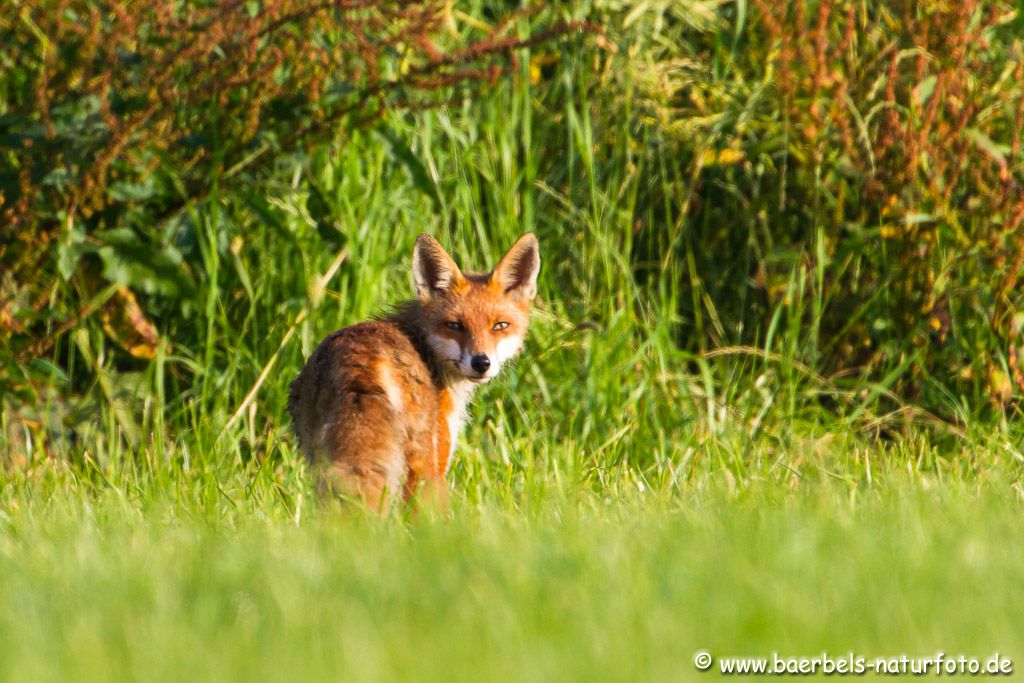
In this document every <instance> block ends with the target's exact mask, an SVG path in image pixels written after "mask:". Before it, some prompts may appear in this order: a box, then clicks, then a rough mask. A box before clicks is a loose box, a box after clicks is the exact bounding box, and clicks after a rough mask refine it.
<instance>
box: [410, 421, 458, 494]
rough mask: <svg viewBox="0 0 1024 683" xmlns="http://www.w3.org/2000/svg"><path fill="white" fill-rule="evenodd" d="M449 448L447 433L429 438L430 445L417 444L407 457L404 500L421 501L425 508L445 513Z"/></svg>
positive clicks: (426, 443)
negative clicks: (414, 499)
mask: <svg viewBox="0 0 1024 683" xmlns="http://www.w3.org/2000/svg"><path fill="white" fill-rule="evenodd" d="M448 453H449V444H448V439H447V430H445V432H444V438H443V439H441V438H436V437H435V436H433V435H432V436H431V438H430V440H429V442H425V443H421V444H417V445H416V446H414V447H413V448H412V449H411V452H408V453H407V454H406V461H407V462H408V464H409V471H408V474H407V475H406V478H405V490H404V492H403V493H404V498H405V500H406V502H408V501H410V500H411V499H412V498H414V497H415V498H416V499H417V500H418V501H424V502H425V503H426V506H427V507H429V508H431V509H433V510H436V511H440V512H444V511H447V510H448V482H447V481H445V477H444V475H445V470H446V469H447V465H448Z"/></svg>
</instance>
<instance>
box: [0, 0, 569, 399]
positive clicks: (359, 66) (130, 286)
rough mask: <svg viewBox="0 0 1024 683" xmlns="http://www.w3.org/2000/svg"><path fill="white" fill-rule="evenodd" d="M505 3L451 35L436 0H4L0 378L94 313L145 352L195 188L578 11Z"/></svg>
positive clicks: (467, 71) (181, 250) (473, 64)
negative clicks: (507, 10) (532, 17)
mask: <svg viewBox="0 0 1024 683" xmlns="http://www.w3.org/2000/svg"><path fill="white" fill-rule="evenodd" d="M523 14H524V13H523V12H518V13H512V14H508V15H506V16H504V17H499V18H498V20H496V21H495V22H494V23H493V24H492V25H490V26H487V25H484V24H482V23H480V22H477V26H478V28H476V29H472V28H470V29H465V30H464V31H463V33H461V34H459V33H458V32H457V31H454V30H449V29H451V27H452V26H453V19H452V15H451V8H450V7H449V3H446V2H441V1H439V0H422V1H416V2H410V1H408V0H385V1H383V2H377V1H374V2H365V1H362V0H327V1H325V2H317V3H306V2H302V1H300V0H267V1H265V2H238V1H231V2H214V1H212V0H208V1H206V2H199V3H192V2H187V3H186V2H178V1H177V0H161V1H159V2H152V3H151V2H142V3H121V2H106V1H103V0H43V1H42V2H37V3H32V4H30V5H26V4H23V3H19V2H14V3H5V4H4V5H3V7H2V8H0V45H2V46H3V47H2V48H0V51H2V54H0V56H2V61H3V64H4V76H3V77H2V78H0V103H2V104H0V140H2V147H0V158H2V159H3V163H2V165H0V216H2V220H3V223H4V224H5V226H7V227H6V228H5V231H4V234H3V237H2V238H0V239H2V241H0V263H2V264H3V269H2V272H3V276H2V282H0V345H2V346H5V347H7V349H8V350H9V352H10V354H11V355H10V356H8V357H7V359H6V360H7V362H3V363H0V393H2V392H3V391H4V389H5V388H6V389H8V390H10V389H13V388H18V387H22V386H23V384H22V380H23V379H24V378H25V377H24V373H25V372H26V369H27V368H29V367H30V366H29V365H28V362H29V361H32V360H35V359H43V358H47V357H50V356H51V350H52V348H53V345H54V344H55V343H56V342H57V341H58V340H59V339H60V338H61V336H62V335H64V334H65V333H67V332H69V331H72V330H74V329H76V328H78V327H80V326H81V325H82V323H83V321H84V320H85V319H86V318H88V317H89V316H92V315H94V314H96V313H99V314H100V315H101V316H102V320H103V326H104V329H106V330H107V333H108V335H109V336H110V337H111V338H113V339H114V340H115V341H117V342H118V343H119V344H120V345H121V347H122V348H123V349H124V350H125V351H126V352H127V353H128V354H130V355H132V356H136V357H141V358H152V357H153V356H154V355H155V353H156V347H157V344H158V336H159V333H158V330H157V328H156V326H155V325H154V324H153V322H151V320H150V316H149V315H147V314H148V313H150V314H151V313H152V312H153V311H154V310H157V309H159V308H160V307H159V305H158V304H157V303H156V302H155V301H153V300H152V298H157V299H163V300H164V301H171V302H174V303H175V305H176V306H177V308H178V309H179V313H180V314H181V315H186V316H187V314H188V311H189V310H190V309H195V308H197V307H199V306H200V304H201V302H198V301H196V300H195V297H196V291H197V288H196V278H197V277H199V276H200V274H199V273H197V271H196V270H195V269H194V268H193V266H192V265H191V264H193V263H195V262H196V260H197V259H199V258H200V244H199V243H200V241H201V240H200V237H199V236H198V235H197V233H196V231H195V226H194V225H190V223H189V216H188V213H189V211H191V210H192V209H193V208H194V207H195V206H196V204H197V203H199V202H202V201H204V200H205V199H206V198H207V197H208V196H209V195H210V194H211V193H212V192H215V191H217V190H218V189H219V188H223V187H224V186H227V185H235V186H246V187H250V188H251V187H252V183H254V182H256V181H258V179H259V178H260V177H262V175H263V174H264V173H265V171H267V170H268V169H273V168H274V165H275V164H280V163H281V161H282V159H286V158H288V159H293V160H297V161H298V163H300V165H301V163H302V160H303V159H304V158H307V156H308V154H309V153H310V152H311V151H313V150H314V149H316V148H317V147H318V146H322V145H323V144H325V143H327V142H331V141H336V140H338V139H341V138H343V137H344V135H345V133H346V131H350V130H352V129H354V128H359V127H365V126H367V125H369V124H374V123H376V122H377V121H378V120H379V118H380V116H381V114H382V113H383V112H385V111H388V110H394V109H416V108H421V107H429V106H435V105H437V104H440V103H441V102H444V101H446V100H449V99H451V98H452V97H453V96H458V93H459V91H458V90H456V89H453V86H459V85H464V86H469V87H470V88H472V87H473V86H475V85H479V84H487V83H493V82H494V81H496V80H497V79H498V78H500V77H501V76H503V75H504V74H506V73H507V72H508V71H509V70H510V68H512V67H513V66H515V55H516V50H517V49H519V48H522V47H524V46H527V45H531V44H535V43H539V42H543V41H545V40H549V39H551V38H553V37H556V36H559V35H563V34H566V33H569V32H572V31H574V30H576V29H579V28H582V26H581V25H576V24H564V23H554V22H547V23H544V22H543V21H535V25H536V26H537V27H538V28H537V30H536V31H535V32H534V34H533V35H521V31H520V29H521V26H520V22H519V21H518V20H519V19H520V18H521V17H522V16H523ZM461 92H462V94H463V95H465V94H467V93H469V92H472V89H470V90H465V89H464V90H462V91H461ZM392 144H393V145H394V146H395V148H396V150H397V152H398V153H399V155H401V156H402V158H403V159H404V160H405V162H406V163H408V164H409V165H411V166H412V167H413V168H412V170H413V171H414V175H416V176H417V177H418V178H419V179H420V180H421V181H422V182H423V183H424V184H426V183H427V181H426V174H425V173H424V172H423V170H422V166H419V165H418V164H419V162H418V161H417V160H416V159H415V158H414V157H413V156H412V155H411V154H408V150H407V148H406V149H405V150H404V154H403V145H404V143H403V142H402V141H401V140H399V139H394V140H392ZM428 189H429V188H428ZM251 201H252V205H253V206H252V208H253V211H255V212H256V213H257V214H258V213H259V212H260V211H261V208H265V205H264V204H263V203H262V201H263V200H262V199H261V197H260V196H259V193H258V192H254V193H252V194H251ZM321 204H322V203H321ZM321 204H318V203H317V197H313V198H312V200H311V202H310V205H309V207H308V208H309V210H310V213H311V214H312V215H313V217H314V218H317V217H318V216H321V215H322V205H321ZM271 227H272V226H271ZM321 228H322V231H323V233H324V236H325V237H326V238H328V239H338V238H339V237H340V236H339V235H337V234H336V232H333V230H332V228H331V227H330V225H329V224H328V223H327V222H325V221H323V222H321ZM140 296H141V297H145V298H146V299H145V300H143V301H142V302H141V305H140V299H139V297H140ZM15 361H16V362H15Z"/></svg>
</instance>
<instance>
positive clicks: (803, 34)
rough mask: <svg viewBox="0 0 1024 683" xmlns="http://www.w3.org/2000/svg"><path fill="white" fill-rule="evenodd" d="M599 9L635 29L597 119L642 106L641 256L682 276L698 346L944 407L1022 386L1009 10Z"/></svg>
mask: <svg viewBox="0 0 1024 683" xmlns="http://www.w3.org/2000/svg"><path fill="white" fill-rule="evenodd" d="M601 6H602V7H603V8H604V10H605V12H606V13H608V15H609V17H610V20H611V21H613V22H618V23H620V24H621V25H622V26H623V28H622V30H621V31H620V32H619V33H618V35H617V40H618V41H619V44H620V48H621V49H620V53H619V54H620V56H619V57H618V58H617V60H618V63H617V67H618V68H611V69H608V70H606V71H605V87H606V88H609V87H610V88H612V89H614V90H615V91H617V92H620V93H622V99H621V100H620V106H619V107H618V108H609V110H614V111H615V114H613V115H612V116H605V117H603V118H602V121H603V123H604V125H605V126H606V127H607V129H608V130H611V129H612V127H613V126H616V125H621V123H619V122H621V120H622V117H623V109H624V108H625V109H626V110H627V114H626V115H628V116H629V117H630V120H631V121H632V125H633V127H634V131H635V132H634V137H635V138H637V139H639V140H642V141H643V142H644V144H643V145H642V146H634V148H633V149H632V150H631V152H630V153H631V155H632V156H633V160H632V163H634V164H635V165H636V166H637V167H639V168H640V169H641V171H640V172H641V173H647V177H648V178H649V179H650V181H651V182H648V183H647V185H646V186H645V187H641V188H640V189H639V198H638V200H637V210H636V216H635V221H636V222H635V231H636V238H635V239H634V245H635V246H634V254H633V261H634V263H635V264H636V268H637V270H638V272H639V273H640V274H641V276H643V275H644V273H646V272H649V271H651V269H654V270H658V269H661V268H665V267H674V268H676V269H677V270H678V282H679V292H678V297H679V302H678V312H679V315H680V318H681V320H682V321H683V322H682V324H681V325H680V328H679V330H678V338H679V340H680V343H681V344H682V345H683V346H684V347H688V348H692V349H694V350H698V351H700V350H706V349H708V348H713V347H718V346H723V345H752V346H757V347H760V348H762V349H763V350H768V351H771V352H774V351H776V350H781V351H784V352H786V353H787V354H792V355H793V356H795V357H796V358H798V359H799V360H801V361H803V362H804V363H808V364H810V365H811V366H813V367H814V368H816V369H817V370H819V371H820V372H822V373H825V374H826V375H828V376H834V377H835V378H836V379H842V378H844V377H845V378H849V377H856V378H868V379H871V380H874V381H876V382H881V383H882V385H883V389H882V390H883V391H884V392H892V394H893V395H894V396H896V397H899V398H900V399H902V400H912V401H916V402H920V403H921V404H922V405H924V406H926V407H929V408H933V409H937V410H941V411H943V412H944V413H945V414H947V415H948V414H951V413H958V412H960V411H961V410H962V409H967V408H968V406H966V405H964V402H965V401H977V402H979V403H980V404H981V405H984V403H985V402H986V400H987V399H991V400H992V401H993V402H994V403H996V404H997V405H1005V404H1007V403H1008V402H1009V401H1011V399H1012V397H1013V393H1014V388H1013V383H1014V382H1015V383H1016V387H1017V390H1018V391H1019V390H1020V389H1024V373H1022V371H1021V361H1020V350H1021V345H1022V343H1024V339H1022V327H1024V319H1022V316H1021V313H1020V310H1021V302H1022V294H1021V284H1022V278H1024V269H1022V266H1024V192H1022V187H1021V183H1022V180H1024V163H1022V160H1024V157H1022V149H1021V134H1022V133H1021V131H1022V128H1024V60H1022V57H1024V49H1022V46H1024V42H1022V41H1021V39H1020V38H1019V35H1020V32H1019V29H1020V25H1021V19H1020V17H1019V16H1018V14H1017V12H1016V11H1015V10H1014V7H1013V5H1012V4H1011V3H1008V2H998V3H981V2H974V1H972V0H966V1H963V2H945V1H935V2H925V3H921V2H912V1H905V2H894V3H867V4H864V3H856V2H834V1H832V0H820V1H815V2H804V1H797V2H791V3H774V2H767V1H765V0H756V1H755V2H753V3H752V4H751V5H749V6H746V5H743V4H736V5H732V4H728V5H723V6H720V7H717V6H716V7H715V8H712V7H711V6H710V5H709V4H706V3H650V4H647V5H645V6H641V5H640V4H638V3H622V2H612V1H609V2H606V3H604V4H603V5H601ZM743 8H746V10H747V12H744V11H743ZM613 137H614V136H613V135H612V134H609V135H608V136H607V139H609V140H611V139H612V138H613ZM619 153H620V152H619V151H617V148H615V147H614V145H609V146H608V147H607V148H606V154H609V155H614V154H619ZM606 158H607V157H606ZM666 254H671V257H669V256H666ZM785 330H791V331H793V334H788V335H784V334H783V333H782V331H785ZM784 344H789V345H791V346H792V347H793V348H780V346H781V345H784Z"/></svg>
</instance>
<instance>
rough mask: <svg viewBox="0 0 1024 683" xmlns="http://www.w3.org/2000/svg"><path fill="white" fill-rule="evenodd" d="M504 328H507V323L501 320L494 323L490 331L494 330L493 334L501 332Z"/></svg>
mask: <svg viewBox="0 0 1024 683" xmlns="http://www.w3.org/2000/svg"><path fill="white" fill-rule="evenodd" d="M506 327H508V323H507V322H505V321H504V320H502V321H501V322H496V323H494V327H492V328H491V329H492V330H494V331H495V332H501V331H502V330H504V329H505V328H506Z"/></svg>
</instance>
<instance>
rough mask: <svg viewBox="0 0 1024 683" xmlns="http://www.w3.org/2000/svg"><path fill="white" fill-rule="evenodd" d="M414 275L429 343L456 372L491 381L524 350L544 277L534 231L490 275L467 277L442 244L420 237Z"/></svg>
mask: <svg viewBox="0 0 1024 683" xmlns="http://www.w3.org/2000/svg"><path fill="white" fill-rule="evenodd" d="M412 272H413V279H414V280H415V283H416V295H417V296H418V297H419V300H420V320H421V322H422V324H423V332H424V335H425V337H426V340H427V343H428V344H429V345H430V347H431V348H432V349H433V350H434V353H435V354H436V356H437V360H438V361H439V362H440V363H441V365H442V366H443V367H445V368H446V369H448V370H449V371H450V372H452V371H453V372H455V373H458V374H459V375H462V376H463V377H465V378H466V379H468V380H470V381H472V382H478V383H479V382H486V381H488V380H489V379H491V378H492V377H494V376H495V375H497V374H498V371H499V370H501V366H502V365H504V363H505V362H506V361H507V360H509V359H510V358H512V357H514V356H515V355H516V354H518V353H519V351H520V350H521V349H522V348H523V337H524V336H525V335H526V325H527V323H528V322H529V319H530V307H531V304H532V301H533V298H534V296H536V294H537V273H539V272H540V250H539V248H538V247H537V238H536V237H535V236H534V234H533V233H532V232H529V233H526V234H525V235H523V236H522V237H520V238H519V239H518V240H517V241H516V243H515V244H513V245H512V248H511V249H509V250H508V253H506V254H505V255H504V256H503V257H502V258H501V261H499V262H498V265H497V266H495V268H494V270H492V271H491V272H489V273H463V272H462V271H461V270H460V269H459V267H458V266H457V265H456V264H455V261H453V260H452V257H451V256H449V255H448V252H446V251H445V250H444V248H442V247H441V245H440V244H438V243H437V240H435V239H434V238H433V237H431V236H429V235H420V236H419V237H418V238H417V239H416V247H415V248H414V250H413V256H412Z"/></svg>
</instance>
